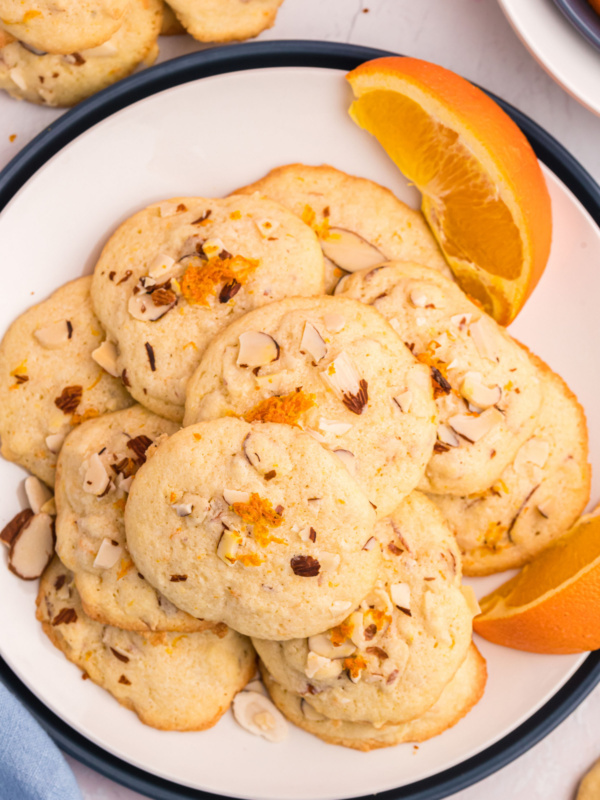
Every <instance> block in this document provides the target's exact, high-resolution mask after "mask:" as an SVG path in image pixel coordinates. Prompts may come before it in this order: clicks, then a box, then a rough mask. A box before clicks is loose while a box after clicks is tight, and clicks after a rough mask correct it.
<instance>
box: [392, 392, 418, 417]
mask: <svg viewBox="0 0 600 800" xmlns="http://www.w3.org/2000/svg"><path fill="white" fill-rule="evenodd" d="M392 399H393V401H394V403H396V405H397V406H398V408H399V409H400V411H402V412H403V413H404V414H408V412H409V411H410V407H411V405H412V401H413V394H412V392H411V391H410V389H408V390H407V391H406V392H402V394H399V395H396V397H394V398H392Z"/></svg>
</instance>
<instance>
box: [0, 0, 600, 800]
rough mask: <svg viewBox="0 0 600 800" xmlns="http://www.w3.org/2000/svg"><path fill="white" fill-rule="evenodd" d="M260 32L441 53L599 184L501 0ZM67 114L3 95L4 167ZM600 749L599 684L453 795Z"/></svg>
mask: <svg viewBox="0 0 600 800" xmlns="http://www.w3.org/2000/svg"><path fill="white" fill-rule="evenodd" d="M522 2H529V0H522ZM546 2H548V3H550V2H551V0H546ZM565 24H566V23H565ZM260 38H262V39H322V40H327V41H332V42H351V43H353V44H361V45H368V46H372V47H379V48H383V49H388V50H393V51H395V52H400V53H404V54H406V55H413V56H417V57H419V58H425V59H429V60H431V61H436V62H438V63H440V64H442V65H444V66H446V67H448V68H450V69H453V70H455V71H456V72H459V73H461V74H462V75H464V76H465V77H467V78H469V79H471V80H473V81H475V82H477V83H479V84H481V85H482V86H485V87H486V88H488V89H490V90H491V91H493V92H495V93H497V94H498V95H500V96H501V97H503V98H505V99H506V100H508V101H509V102H511V103H512V104H514V105H515V106H517V107H518V108H519V109H521V110H522V111H524V112H525V113H527V114H528V115H529V116H531V117H532V118H533V119H534V120H536V121H537V122H538V123H540V124H541V125H542V126H543V127H545V128H546V129H547V130H548V131H549V132H550V133H552V134H553V135H554V136H555V137H556V138H557V139H558V140H559V141H560V142H561V143H562V144H563V145H565V146H566V147H567V149H568V150H570V151H571V153H573V155H574V156H575V157H576V158H577V159H578V160H579V161H580V162H581V163H582V164H583V166H584V167H586V168H587V169H588V171H589V172H590V173H591V174H592V175H593V176H594V178H595V179H596V180H597V181H599V182H600V147H599V146H598V143H599V142H600V118H598V117H596V116H594V115H593V114H592V113H591V112H589V111H587V110H586V109H585V108H583V107H582V106H581V105H579V104H578V103H577V102H576V101H575V100H574V99H572V98H571V97H569V96H568V95H567V94H565V92H564V91H563V90H562V89H561V88H560V87H559V86H557V85H556V84H555V83H554V82H553V81H552V80H551V78H550V77H548V75H547V74H546V73H545V72H544V71H543V70H542V69H541V68H540V67H539V66H538V65H537V64H536V62H535V61H534V60H533V58H532V57H531V56H530V55H529V53H528V52H527V51H526V50H525V48H524V47H523V45H522V44H521V43H520V41H519V40H518V39H517V37H516V36H515V34H514V32H513V31H512V29H511V28H510V26H509V24H508V23H507V21H506V20H505V18H504V16H503V14H502V12H501V11H500V8H499V6H498V5H497V3H496V0H285V3H284V5H283V6H282V8H281V10H280V13H279V17H278V20H277V23H276V25H275V27H274V28H273V29H272V30H270V31H267V32H265V33H264V34H262V36H261V37H260ZM198 47H199V46H198V45H196V44H195V43H194V42H193V40H191V39H188V38H187V37H186V38H184V37H175V38H172V39H170V40H164V43H163V47H162V52H161V60H164V59H165V58H170V57H173V56H176V55H181V54H183V53H187V52H190V51H192V50H195V49H198ZM598 57H599V58H600V55H599V56H598ZM599 92H600V87H599ZM59 114H60V112H58V111H53V110H49V109H40V108H37V107H34V106H31V105H27V104H25V103H16V102H15V101H13V100H11V99H10V98H8V97H7V96H5V95H4V94H2V95H1V96H0V168H1V167H3V166H5V165H6V164H7V163H8V161H9V160H10V159H11V158H12V157H13V156H14V155H15V154H16V153H17V152H18V150H19V149H20V148H21V147H23V145H25V144H26V143H27V142H28V141H30V139H31V138H33V136H35V135H36V134H37V133H39V132H40V131H41V130H43V129H44V127H46V126H47V125H49V124H50V123H51V122H52V121H53V120H54V119H56V118H57V117H58V116H59ZM15 134H16V138H14V140H13V141H10V138H12V137H13V136H14V135H15ZM598 756H600V688H599V689H597V690H596V691H595V692H594V693H593V694H592V695H591V696H590V697H589V698H588V699H587V700H586V701H585V702H584V703H583V704H582V705H581V706H580V707H579V708H578V709H577V711H576V712H575V713H574V714H572V715H571V717H570V718H569V719H567V720H566V721H565V722H564V723H563V724H562V725H560V726H559V727H558V728H557V729H556V730H555V731H554V732H553V733H552V734H551V735H550V736H548V737H547V738H546V739H545V740H544V741H542V742H541V743H540V744H538V745H537V746H536V747H534V748H533V749H532V750H530V751H529V752H528V753H526V754H525V755H523V756H522V757H521V758H519V759H518V760H517V761H515V762H513V763H512V764H510V765H508V766H507V767H505V768H504V769H503V770H501V771H500V772H498V773H496V774H495V775H493V776H491V777H489V778H487V779H486V780H485V781H483V782H481V783H479V784H477V785H475V786H472V787H470V788H469V789H466V790H464V791H462V792H459V793H458V794H456V795H454V797H455V800H480V798H483V797H485V798H486V800H505V799H506V798H510V799H511V800H532V798H544V800H546V798H547V799H548V800H571V798H573V797H574V792H575V788H576V785H577V782H578V780H579V777H580V776H581V774H582V773H583V772H584V771H585V770H586V769H587V768H588V766H589V765H590V764H591V763H592V762H593V761H594V760H595V759H596V758H597V757H598ZM274 757H276V754H275V751H274ZM360 757H361V756H360V754H357V758H360ZM417 757H418V756H417ZM69 762H70V764H71V766H72V768H73V770H74V772H75V775H76V777H77V780H78V782H79V784H80V786H81V789H82V793H83V796H84V798H85V800H134V799H135V798H138V799H139V798H141V797H142V796H141V795H139V794H137V793H135V792H132V791H130V790H128V789H125V788H123V787H122V786H119V785H118V784H116V783H114V782H112V781H110V780H108V779H107V778H104V777H102V776H100V775H98V774H97V773H95V772H94V771H92V770H90V769H88V768H87V767H84V766H83V765H81V764H79V763H78V762H76V761H74V760H73V759H69Z"/></svg>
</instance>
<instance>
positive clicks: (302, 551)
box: [125, 417, 380, 639]
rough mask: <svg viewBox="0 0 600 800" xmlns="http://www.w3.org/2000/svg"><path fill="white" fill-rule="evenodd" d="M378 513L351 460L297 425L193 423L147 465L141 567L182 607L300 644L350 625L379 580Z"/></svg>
mask: <svg viewBox="0 0 600 800" xmlns="http://www.w3.org/2000/svg"><path fill="white" fill-rule="evenodd" d="M374 521H375V512H374V511H373V509H372V508H371V504H370V503H369V501H368V500H367V498H366V497H365V496H364V494H363V493H362V492H361V490H360V488H359V487H358V485H357V484H356V482H355V481H354V479H353V478H352V477H351V476H350V475H349V474H348V472H347V470H346V469H345V467H344V466H343V464H342V463H341V462H340V460H339V459H338V458H337V457H336V456H334V455H333V454H332V453H330V452H328V451H327V450H325V449H324V448H323V447H321V445H320V444H318V443H317V442H316V441H315V440H314V439H313V438H312V437H311V436H309V435H308V434H306V433H302V432H301V431H299V430H298V429H297V428H294V427H291V426H289V425H279V424H275V423H256V424H254V425H250V424H248V423H247V422H243V421H242V420H238V419H234V418H232V417H227V418H224V419H219V420H214V421H212V422H203V423H199V424H198V425H191V426H190V427H187V428H183V429H182V430H180V431H178V432H177V433H175V434H174V435H173V436H171V438H170V439H168V440H167V441H165V442H164V443H162V444H161V445H160V447H159V448H158V450H157V451H156V453H155V455H154V456H153V457H152V459H151V460H149V461H148V462H147V463H146V464H144V465H143V466H142V467H141V469H140V470H139V472H138V474H137V476H136V478H135V480H134V482H133V485H132V487H131V491H130V494H129V499H128V501H127V506H126V508H125V527H126V531H127V543H128V546H129V550H130V552H131V555H132V557H133V560H134V561H135V564H136V566H137V568H138V569H139V570H140V572H141V573H142V574H143V575H144V576H145V577H146V579H147V580H148V581H149V582H150V583H151V584H152V585H153V586H154V587H156V588H157V589H158V590H159V591H160V592H162V594H164V595H165V596H166V597H167V598H168V599H169V600H170V601H171V602H172V603H174V604H175V605H176V606H177V607H178V608H181V609H183V610H185V611H187V612H188V613H189V614H191V615H192V616H194V617H202V618H204V619H208V620H214V621H222V622H225V623H226V624H228V625H230V627H232V628H234V630H238V631H239V632H240V633H245V634H246V635H250V634H252V635H253V636H259V637H261V638H268V639H289V638H293V637H297V636H298V635H299V634H298V632H299V631H304V633H302V634H301V635H302V636H305V635H309V634H312V633H317V632H318V631H321V630H324V629H325V628H327V627H329V626H330V625H335V624H338V623H340V622H341V621H342V620H343V619H344V618H345V617H346V616H347V614H348V611H349V610H350V609H351V608H353V607H354V606H356V605H357V603H358V602H359V601H360V599H361V598H362V597H364V595H365V594H366V593H367V592H368V591H369V590H370V589H371V587H372V586H373V584H374V583H375V578H376V574H377V568H378V564H379V561H380V554H379V552H378V551H377V550H376V549H375V548H367V549H364V547H365V545H366V543H367V541H368V540H369V539H370V538H371V535H372V531H373V526H374Z"/></svg>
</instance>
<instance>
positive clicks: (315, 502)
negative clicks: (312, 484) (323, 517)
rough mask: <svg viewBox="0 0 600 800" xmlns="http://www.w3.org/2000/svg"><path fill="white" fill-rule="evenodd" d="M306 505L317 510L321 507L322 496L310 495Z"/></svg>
mask: <svg viewBox="0 0 600 800" xmlns="http://www.w3.org/2000/svg"><path fill="white" fill-rule="evenodd" d="M306 502H307V504H308V507H309V508H311V509H312V510H313V511H316V512H317V513H318V512H319V509H320V508H321V503H322V498H321V497H310V498H309V499H308V500H307V501H306Z"/></svg>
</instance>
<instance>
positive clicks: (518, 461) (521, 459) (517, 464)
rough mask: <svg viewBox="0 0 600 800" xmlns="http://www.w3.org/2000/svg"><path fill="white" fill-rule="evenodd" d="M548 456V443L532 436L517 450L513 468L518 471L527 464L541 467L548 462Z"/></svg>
mask: <svg viewBox="0 0 600 800" xmlns="http://www.w3.org/2000/svg"><path fill="white" fill-rule="evenodd" d="M549 455H550V445H549V444H548V442H546V441H544V440H543V439H538V438H537V437H535V436H533V437H532V438H531V439H529V440H528V441H526V442H525V444H524V445H523V446H522V447H521V448H520V449H519V451H518V453H517V455H516V456H515V460H514V462H513V466H514V468H515V469H516V470H520V469H521V468H522V467H523V465H524V464H526V463H528V462H529V463H531V464H535V465H536V466H537V467H543V466H544V465H545V464H546V462H547V461H548V456H549Z"/></svg>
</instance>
